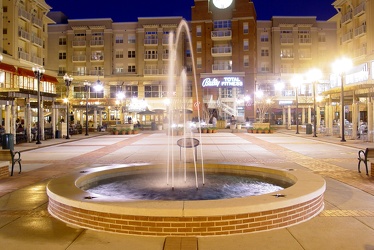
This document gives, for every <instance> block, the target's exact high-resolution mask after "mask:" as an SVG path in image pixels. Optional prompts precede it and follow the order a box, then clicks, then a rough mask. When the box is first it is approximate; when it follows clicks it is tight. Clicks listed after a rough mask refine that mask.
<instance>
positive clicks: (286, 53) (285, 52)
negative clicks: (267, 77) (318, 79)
mask: <svg viewBox="0 0 374 250" xmlns="http://www.w3.org/2000/svg"><path fill="white" fill-rule="evenodd" d="M280 56H281V58H293V49H291V48H284V49H281V55H280Z"/></svg>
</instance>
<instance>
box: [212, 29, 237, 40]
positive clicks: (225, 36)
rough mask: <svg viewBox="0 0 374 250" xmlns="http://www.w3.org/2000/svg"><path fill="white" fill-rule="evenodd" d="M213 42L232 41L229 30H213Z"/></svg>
mask: <svg viewBox="0 0 374 250" xmlns="http://www.w3.org/2000/svg"><path fill="white" fill-rule="evenodd" d="M211 38H212V40H213V41H227V40H231V39H232V32H231V30H214V31H212V32H211Z"/></svg>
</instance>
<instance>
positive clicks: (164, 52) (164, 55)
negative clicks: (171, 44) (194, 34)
mask: <svg viewBox="0 0 374 250" xmlns="http://www.w3.org/2000/svg"><path fill="white" fill-rule="evenodd" d="M162 59H163V60H168V59H169V49H163V50H162Z"/></svg>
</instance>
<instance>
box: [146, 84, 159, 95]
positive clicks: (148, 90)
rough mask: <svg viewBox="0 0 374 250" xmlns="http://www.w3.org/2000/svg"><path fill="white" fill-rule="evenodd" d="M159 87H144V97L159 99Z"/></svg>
mask: <svg viewBox="0 0 374 250" xmlns="http://www.w3.org/2000/svg"><path fill="white" fill-rule="evenodd" d="M161 91H162V86H161V85H146V86H144V97H161Z"/></svg>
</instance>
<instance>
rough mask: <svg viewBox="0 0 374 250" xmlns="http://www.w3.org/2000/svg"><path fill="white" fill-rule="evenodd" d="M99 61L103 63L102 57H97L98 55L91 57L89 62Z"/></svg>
mask: <svg viewBox="0 0 374 250" xmlns="http://www.w3.org/2000/svg"><path fill="white" fill-rule="evenodd" d="M101 61H104V55H98V54H94V55H91V62H101Z"/></svg>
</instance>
